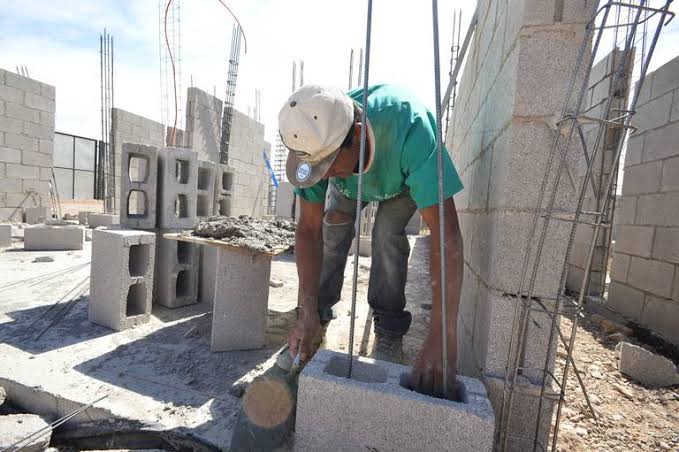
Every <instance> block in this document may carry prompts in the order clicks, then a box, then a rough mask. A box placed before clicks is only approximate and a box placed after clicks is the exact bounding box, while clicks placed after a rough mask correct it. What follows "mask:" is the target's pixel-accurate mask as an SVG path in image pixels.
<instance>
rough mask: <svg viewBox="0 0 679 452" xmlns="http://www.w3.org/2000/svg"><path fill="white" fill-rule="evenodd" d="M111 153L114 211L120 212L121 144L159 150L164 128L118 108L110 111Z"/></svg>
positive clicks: (157, 123) (163, 143)
mask: <svg viewBox="0 0 679 452" xmlns="http://www.w3.org/2000/svg"><path fill="white" fill-rule="evenodd" d="M111 122H112V125H111V130H112V131H113V152H114V154H115V162H116V163H115V190H116V193H115V197H114V202H115V210H116V211H118V210H120V205H119V200H120V189H121V186H122V185H121V177H120V176H121V174H122V172H121V168H122V164H121V162H122V161H123V160H122V154H123V143H137V144H144V145H148V146H155V147H157V148H161V147H163V146H165V126H163V125H162V124H160V123H159V122H155V121H152V120H150V119H148V118H145V117H143V116H139V115H135V114H134V113H130V112H128V111H125V110H122V109H120V108H112V109H111Z"/></svg>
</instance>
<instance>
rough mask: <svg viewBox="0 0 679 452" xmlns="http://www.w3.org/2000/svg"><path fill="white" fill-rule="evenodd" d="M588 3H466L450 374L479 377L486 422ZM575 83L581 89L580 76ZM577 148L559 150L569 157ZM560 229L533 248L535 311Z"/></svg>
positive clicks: (537, 356) (533, 351)
mask: <svg viewBox="0 0 679 452" xmlns="http://www.w3.org/2000/svg"><path fill="white" fill-rule="evenodd" d="M510 3H511V5H510ZM595 3H596V2H593V1H587V0H579V1H569V2H560V1H542V0H523V1H517V2H508V1H502V0H480V1H479V2H478V4H477V5H478V6H477V8H478V27H477V29H476V31H475V34H474V38H473V40H472V43H471V45H470V49H469V52H468V55H467V61H466V63H465V67H464V73H463V75H462V79H461V81H460V85H459V93H458V96H457V99H456V101H455V107H454V110H453V114H452V119H451V122H450V126H449V128H448V134H447V137H446V144H447V147H448V149H449V151H450V153H451V156H452V158H453V161H454V163H455V166H456V168H457V170H458V172H459V174H460V177H461V179H462V182H463V183H464V187H465V188H464V190H463V191H462V192H461V193H460V194H459V195H457V196H456V197H455V204H456V207H457V212H458V216H459V220H460V226H461V229H462V234H463V239H464V282H463V288H462V297H461V300H460V314H459V320H458V348H459V351H458V368H459V371H460V373H462V374H463V375H469V376H482V377H483V379H484V381H485V382H486V385H487V387H488V390H489V395H490V397H491V401H492V402H493V406H494V408H495V410H496V415H497V414H498V413H499V408H500V406H501V403H502V388H503V384H501V383H500V384H497V382H498V381H500V382H502V381H504V376H505V366H506V364H507V355H508V352H509V350H508V349H509V343H510V339H511V334H512V333H511V331H512V323H513V320H514V312H515V311H514V309H515V305H516V299H515V298H514V297H512V296H510V295H509V294H512V293H516V292H517V291H518V290H519V285H520V282H521V270H522V268H523V263H524V257H525V253H526V247H527V244H528V233H529V231H530V228H531V224H532V221H533V213H532V212H534V209H535V208H536V203H537V200H538V195H539V193H540V189H541V183H542V180H543V175H544V174H545V171H546V168H545V167H546V162H547V159H548V155H549V151H550V149H551V147H552V143H553V140H554V134H555V133H557V132H556V130H555V126H554V124H555V122H556V121H557V120H558V118H560V116H561V110H562V108H563V104H564V102H565V99H566V93H567V89H568V86H569V82H570V80H571V77H572V76H573V72H574V66H575V63H576V60H577V56H578V51H579V48H580V45H581V43H582V41H583V39H584V32H585V29H584V24H585V23H586V22H587V21H588V20H589V18H590V16H591V14H592V13H593V11H594V7H595ZM586 53H587V52H586ZM578 80H579V81H580V83H582V78H581V76H579V78H578ZM576 86H577V82H576ZM574 148H575V146H574ZM576 151H577V152H576ZM581 152H582V151H581V150H580V149H569V155H570V154H573V155H575V154H577V153H579V154H580V155H581ZM577 163H578V162H577V158H569V159H568V165H567V166H568V167H569V168H568V171H570V172H571V176H572V174H574V172H575V170H576V165H577ZM569 179H570V180H569ZM559 193H560V194H559V197H558V198H557V200H556V206H557V207H558V208H564V209H566V208H570V209H571V210H572V209H573V207H574V200H575V187H574V186H573V184H572V179H571V178H570V177H562V180H561V186H560V190H559ZM567 228H568V225H566V224H563V225H556V226H554V227H550V229H549V234H548V236H547V240H546V242H545V247H544V249H543V252H542V258H541V261H540V265H539V272H538V275H537V281H536V284H535V290H534V296H536V297H538V298H540V299H542V300H543V302H544V303H545V304H546V305H547V306H549V304H550V301H552V300H553V299H554V297H555V296H556V294H557V291H558V290H559V289H560V288H559V280H560V275H561V270H562V266H563V264H564V258H565V245H566V243H567V238H568V229H567ZM530 264H531V265H530V266H529V269H530V268H532V262H530ZM531 318H532V319H531V321H530V322H529V324H530V329H529V340H528V343H527V348H526V351H525V356H524V358H523V360H522V361H521V364H522V365H524V366H536V367H540V368H542V367H543V365H544V362H545V357H546V355H547V353H548V350H547V349H548V347H547V342H548V340H547V338H548V336H549V331H550V328H549V322H548V318H547V316H546V315H538V314H536V313H532V314H531ZM552 352H553V350H552ZM550 356H551V359H552V360H553V354H552V355H550ZM524 374H525V375H524V377H525V378H527V379H528V380H529V383H532V384H539V383H541V375H540V374H539V373H532V372H524ZM536 388H537V389H538V391H539V387H538V386H536ZM536 400H537V399H534V401H536ZM534 401H530V400H528V399H526V400H519V401H518V402H517V404H515V406H522V407H523V408H524V412H523V413H522V414H521V415H520V416H517V420H516V421H513V423H512V432H510V434H511V435H513V436H516V437H519V438H526V441H530V443H528V442H525V443H521V441H520V440H512V441H511V443H512V444H511V445H510V448H514V449H517V450H526V449H527V448H529V447H530V448H532V439H533V436H534V433H535V419H536V416H537V414H536V413H535V412H531V411H530V410H531V409H534V406H535V405H531V404H532V403H534ZM547 411H549V410H547ZM543 414H544V416H545V418H544V422H543V424H542V425H543V428H542V429H541V431H540V435H539V436H540V437H541V438H542V440H543V441H544V439H545V438H546V435H547V427H546V426H547V425H549V419H550V416H549V413H546V414H545V413H544V412H543ZM521 420H523V421H525V422H521Z"/></svg>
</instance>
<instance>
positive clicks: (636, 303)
mask: <svg viewBox="0 0 679 452" xmlns="http://www.w3.org/2000/svg"><path fill="white" fill-rule="evenodd" d="M607 305H608V306H609V307H610V308H611V309H613V310H614V311H617V312H619V313H620V314H622V315H624V316H625V317H627V318H630V319H638V318H640V317H641V310H642V308H643V307H644V293H643V292H642V291H640V290H637V289H635V288H634V287H630V286H628V285H627V284H623V283H620V282H617V281H611V284H610V286H609V288H608V303H607Z"/></svg>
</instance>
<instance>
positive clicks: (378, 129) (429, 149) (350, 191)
mask: <svg viewBox="0 0 679 452" xmlns="http://www.w3.org/2000/svg"><path fill="white" fill-rule="evenodd" d="M347 94H348V95H349V97H351V98H352V99H353V100H354V101H356V102H357V103H358V104H359V105H361V102H362V100H363V89H362V88H357V89H355V90H352V91H349V92H348V93H347ZM367 115H368V120H369V121H370V125H371V126H372V129H373V134H374V137H375V145H374V149H375V156H374V160H373V163H372V166H371V167H370V169H369V170H368V172H367V173H364V174H363V196H362V198H363V201H383V200H385V199H390V198H393V197H395V196H397V195H399V194H400V193H402V192H403V191H404V190H406V189H410V196H411V197H412V198H413V200H414V201H415V204H417V207H419V208H424V207H429V206H432V205H434V204H436V203H438V182H437V181H438V166H437V155H436V152H435V150H436V119H435V118H434V116H433V115H432V114H431V112H429V111H428V110H427V108H426V107H425V106H424V104H423V103H422V102H421V101H420V100H418V99H417V97H415V96H414V95H413V94H412V93H410V92H409V91H408V90H406V89H404V88H401V87H397V86H392V85H375V86H371V87H370V88H368V107H367ZM443 175H444V177H443V181H444V182H443V191H444V195H445V198H446V199H447V198H450V197H451V196H453V195H454V194H455V193H457V192H459V191H460V190H462V182H461V181H460V178H459V176H458V175H457V171H456V170H455V167H454V166H453V162H452V161H451V160H450V156H449V155H448V152H445V153H444V155H443ZM333 182H334V184H335V185H336V186H337V189H338V190H339V191H340V192H341V193H342V194H343V195H344V196H346V197H347V198H350V199H356V198H357V197H358V176H357V175H352V176H350V177H347V178H339V177H335V178H333ZM327 188H328V180H327V179H324V180H321V181H320V182H318V183H317V184H316V185H314V186H311V187H308V188H295V193H297V195H298V196H300V197H301V198H302V199H304V200H305V201H308V202H311V203H320V202H324V201H325V193H326V190H327Z"/></svg>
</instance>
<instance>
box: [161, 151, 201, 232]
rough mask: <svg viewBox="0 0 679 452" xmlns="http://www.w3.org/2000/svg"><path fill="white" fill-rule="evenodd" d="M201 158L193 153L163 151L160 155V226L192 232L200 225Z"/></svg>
mask: <svg viewBox="0 0 679 452" xmlns="http://www.w3.org/2000/svg"><path fill="white" fill-rule="evenodd" d="M197 179H198V157H197V155H196V153H195V152H194V151H192V150H190V149H181V148H172V147H168V148H163V149H162V150H161V151H160V152H159V154H158V202H157V207H156V211H157V214H158V218H157V222H156V224H157V226H158V227H159V228H162V229H191V228H193V227H194V226H195V224H196V186H197V185H196V184H197Z"/></svg>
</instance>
